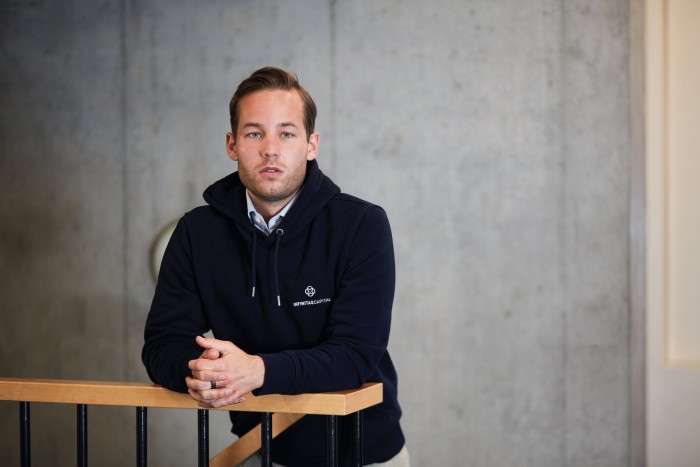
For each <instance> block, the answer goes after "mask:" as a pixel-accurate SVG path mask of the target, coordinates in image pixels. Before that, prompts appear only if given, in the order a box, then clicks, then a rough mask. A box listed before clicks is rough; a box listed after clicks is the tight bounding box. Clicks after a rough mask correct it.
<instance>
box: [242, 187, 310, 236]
mask: <svg viewBox="0 0 700 467" xmlns="http://www.w3.org/2000/svg"><path fill="white" fill-rule="evenodd" d="M299 193H301V189H300V190H299V191H297V194H296V195H294V198H292V199H291V200H290V201H289V202H288V203H287V205H286V206H285V207H284V208H283V209H282V210H281V211H280V212H279V213H278V214H277V215H276V216H273V217H272V218H271V219H270V222H267V223H265V219H264V218H263V216H262V215H261V214H260V213H259V212H258V211H257V210H256V209H255V205H254V204H253V200H252V199H250V194H249V193H248V190H246V191H245V198H246V203H247V204H248V218H249V219H250V222H252V223H253V225H254V226H255V227H257V228H258V230H260V231H261V232H262V233H264V234H265V235H270V234H271V233H272V232H274V230H275V227H277V225H279V223H280V222H282V219H283V218H284V216H285V215H286V214H287V211H289V209H290V208H291V207H292V204H294V201H296V200H297V198H298V197H299Z"/></svg>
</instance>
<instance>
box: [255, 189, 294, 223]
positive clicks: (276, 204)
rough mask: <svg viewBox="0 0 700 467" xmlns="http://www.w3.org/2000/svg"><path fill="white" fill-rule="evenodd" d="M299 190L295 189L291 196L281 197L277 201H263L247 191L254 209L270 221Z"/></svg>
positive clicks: (266, 220)
mask: <svg viewBox="0 0 700 467" xmlns="http://www.w3.org/2000/svg"><path fill="white" fill-rule="evenodd" d="M298 192H299V191H298V190H297V191H295V192H294V193H292V195H291V196H288V197H287V198H284V199H281V200H279V201H263V200H261V199H258V198H257V197H256V196H255V195H253V194H252V193H251V192H250V191H249V192H248V196H250V200H251V201H252V202H253V206H255V210H256V211H258V213H259V214H260V215H261V216H262V217H263V219H265V222H270V219H272V218H273V217H275V216H276V215H277V214H279V213H280V211H282V209H284V207H285V206H286V205H287V204H289V202H290V201H291V200H293V199H294V197H295V196H296V194H297V193H298Z"/></svg>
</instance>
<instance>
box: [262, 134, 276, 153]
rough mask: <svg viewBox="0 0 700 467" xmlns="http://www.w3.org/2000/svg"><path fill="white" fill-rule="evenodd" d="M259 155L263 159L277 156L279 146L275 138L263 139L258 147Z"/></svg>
mask: <svg viewBox="0 0 700 467" xmlns="http://www.w3.org/2000/svg"><path fill="white" fill-rule="evenodd" d="M260 155H261V156H263V157H277V156H278V155H279V144H278V142H277V141H275V138H264V139H263V142H262V145H261V146H260Z"/></svg>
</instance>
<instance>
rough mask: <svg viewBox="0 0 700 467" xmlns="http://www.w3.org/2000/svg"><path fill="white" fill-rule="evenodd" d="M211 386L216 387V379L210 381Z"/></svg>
mask: <svg viewBox="0 0 700 467" xmlns="http://www.w3.org/2000/svg"><path fill="white" fill-rule="evenodd" d="M211 388H212V389H216V381H212V382H211Z"/></svg>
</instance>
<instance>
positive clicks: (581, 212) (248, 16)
mask: <svg viewBox="0 0 700 467" xmlns="http://www.w3.org/2000/svg"><path fill="white" fill-rule="evenodd" d="M644 5H645V2H644V1H643V0H578V1H577V0H532V1H521V0H498V1H492V0H469V1H465V0H434V1H430V2H428V1H420V0H407V1H396V0H378V1H376V0H357V1H338V0H297V1H282V0H278V1H276V0H262V1H253V0H237V1H227V0H207V1H185V0H168V1H165V0H149V1H145V0H144V1H135V0H121V1H113V0H63V1H55V2H49V1H42V0H2V1H1V2H0V277H1V278H2V279H1V282H0V298H1V300H2V304H1V306H0V350H1V355H2V358H1V360H0V375H1V376H14V377H37V378H62V379H95V380H109V381H148V379H147V376H146V373H145V370H144V369H143V366H142V364H141V361H140V350H141V345H142V341H143V337H142V331H143V326H144V322H145V318H146V314H147V312H148V309H149V306H150V301H151V298H152V294H153V290H154V280H153V277H152V275H151V266H150V265H151V253H152V249H153V244H154V241H155V239H156V237H157V235H158V234H159V233H160V232H161V231H162V229H163V228H165V227H166V226H167V225H168V224H169V223H171V222H172V221H174V220H176V219H178V218H179V217H180V216H181V215H182V214H183V213H184V212H186V211H188V210H190V209H192V208H194V207H195V206H198V205H201V204H203V200H202V197H201V193H202V192H203V190H204V189H205V188H206V187H207V186H208V185H209V184H210V183H211V182H213V181H215V180H217V179H219V178H221V177H223V176H225V175H227V174H229V173H231V172H232V171H234V170H236V167H235V165H234V164H233V163H232V162H231V161H230V160H229V159H228V157H227V156H226V152H225V147H224V142H225V132H226V131H227V129H228V101H229V99H230V97H231V95H232V93H233V91H234V90H235V87H236V86H237V84H238V83H239V82H240V81H241V80H242V79H243V78H245V77H246V76H248V75H249V74H250V72H252V71H253V70H255V69H256V68H258V67H261V66H265V65H274V66H280V67H283V68H286V69H288V70H290V71H293V72H295V73H296V74H297V75H298V76H299V78H300V81H301V83H302V85H304V86H305V87H306V88H307V89H308V90H309V91H310V92H311V94H312V95H313V96H314V98H315V100H316V103H317V105H318V107H319V114H318V119H317V128H318V129H319V131H320V133H321V145H320V147H321V149H320V155H319V158H318V161H319V164H320V166H321V169H322V170H323V171H324V172H325V173H326V174H327V175H329V176H330V177H331V178H332V179H333V180H334V181H335V182H336V183H337V184H338V185H339V186H340V187H341V188H342V189H343V191H346V192H349V193H352V194H354V195H356V196H359V197H361V198H364V199H367V200H369V201H372V202H374V203H377V204H379V205H381V206H383V207H384V208H385V209H386V211H387V213H388V215H389V219H390V221H391V224H392V229H393V234H394V241H395V250H396V261H397V272H398V278H397V281H398V282H397V290H396V300H395V306H394V315H393V327H392V336H391V342H390V346H389V347H390V352H391V353H392V355H393V358H394V360H395V362H396V364H397V367H398V371H399V376H400V379H399V384H400V385H399V391H400V394H399V395H400V400H401V402H402V405H403V408H404V418H403V420H402V422H403V427H404V430H405V432H406V435H407V438H408V446H409V450H410V453H411V457H412V461H413V465H415V466H436V465H470V466H516V465H517V466H538V467H542V466H564V465H567V466H597V467H602V466H626V465H643V462H644V459H645V449H644V446H645V444H644V436H645V431H644V430H645V413H646V412H645V391H644V385H645V377H646V373H645V368H644V316H643V313H644V308H643V305H641V304H640V303H642V304H643V302H644V300H643V298H644V296H643V295H642V293H643V292H642V289H643V287H642V286H641V285H640V284H641V282H640V277H643V276H641V275H640V274H642V273H643V266H644V265H643V264H642V263H643V258H644V256H643V254H640V253H639V251H638V250H635V248H638V247H639V245H642V246H643V243H640V242H641V241H642V240H640V238H639V235H641V236H643V225H641V226H640V224H639V222H643V220H644V218H643V215H642V214H641V211H640V210H641V207H640V205H639V204H638V203H637V202H639V200H643V196H641V195H640V193H641V189H640V186H642V185H643V176H644V175H643V158H644V152H643V151H644V147H643V135H642V129H641V126H642V124H643V120H642V119H643V80H644V76H643V59H642V56H643V54H644V34H643V33H644V19H643V9H644ZM640 122H642V123H640ZM636 203H637V204H636ZM640 228H641V230H640ZM635 235H638V236H635ZM32 416H33V419H32V430H33V432H32V436H33V438H32V447H33V453H34V460H35V465H56V466H59V465H60V466H63V465H66V466H67V465H74V464H75V456H76V454H75V423H74V418H75V414H74V408H73V407H65V406H46V405H40V404H34V405H33V407H32ZM195 420H196V415H195V414H194V413H193V412H187V411H183V412H181V411H177V410H171V411H166V410H162V411H161V410H151V411H150V412H149V430H150V431H149V464H150V465H153V466H178V465H183V466H184V465H194V463H195V462H196V441H197V440H196V422H195ZM17 423H18V422H17V407H16V404H15V403H9V402H2V403H0V434H1V436H0V454H1V457H2V459H3V461H2V462H3V463H5V462H6V464H5V465H17V464H18V463H19V461H18V458H19V449H18V438H19V435H18V430H17ZM89 423H90V460H91V462H92V463H93V465H99V466H123V465H132V464H133V459H134V457H135V446H134V438H135V434H134V423H135V422H134V413H133V410H132V409H122V408H104V407H91V408H90V422H89ZM228 430H229V426H228V419H227V417H226V415H224V414H217V413H215V414H213V415H212V428H211V431H212V434H213V436H214V439H213V440H212V448H211V450H212V453H213V452H217V451H218V449H220V448H222V447H223V446H225V445H227V444H228V443H230V442H231V441H232V440H233V439H232V435H230V433H229V431H228Z"/></svg>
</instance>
